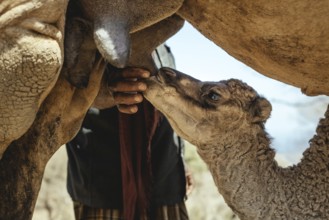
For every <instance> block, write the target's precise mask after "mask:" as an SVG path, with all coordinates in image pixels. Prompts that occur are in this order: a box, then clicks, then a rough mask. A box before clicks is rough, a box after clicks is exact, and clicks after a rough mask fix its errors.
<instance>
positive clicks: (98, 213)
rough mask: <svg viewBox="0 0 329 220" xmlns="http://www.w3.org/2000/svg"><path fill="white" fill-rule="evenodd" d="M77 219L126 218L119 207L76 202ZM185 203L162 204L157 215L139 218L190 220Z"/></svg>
mask: <svg viewBox="0 0 329 220" xmlns="http://www.w3.org/2000/svg"><path fill="white" fill-rule="evenodd" d="M74 214H75V219H76V220H124V218H123V213H122V211H121V210H118V209H101V208H92V207H88V206H85V205H83V204H81V203H78V202H74ZM188 219H189V217H188V214H187V210H186V206H185V203H184V202H182V203H179V204H176V205H170V206H160V207H158V208H157V209H156V212H155V217H145V216H143V217H141V218H140V219H139V220H188Z"/></svg>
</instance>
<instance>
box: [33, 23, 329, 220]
mask: <svg viewBox="0 0 329 220" xmlns="http://www.w3.org/2000/svg"><path fill="white" fill-rule="evenodd" d="M167 45H168V46H169V47H170V48H171V51H172V53H173V54H174V56H175V62H176V68H177V69H178V70H179V71H181V72H184V73H186V74H189V75H191V76H193V77H195V78H197V79H200V80H203V81H219V80H223V79H229V78H237V79H240V80H242V81H244V82H246V83H248V84H249V85H250V86H252V87H253V88H255V89H256V90H257V91H258V93H259V94H261V95H262V96H264V97H265V98H267V99H268V100H269V101H270V102H271V103H272V108H273V111H272V114H271V118H270V119H269V120H268V122H267V123H266V129H267V132H268V133H269V134H270V136H271V137H272V138H273V141H272V147H273V148H274V149H275V150H276V152H277V155H276V160H277V161H278V162H279V164H280V165H282V166H289V165H292V164H296V163H298V162H299V160H300V158H301V157H302V153H303V151H304V150H305V148H307V147H308V140H309V139H311V138H312V136H313V135H314V132H315V128H316V125H317V123H318V120H319V118H321V117H322V116H323V114H324V112H325V110H326V107H327V105H328V103H329V97H326V96H316V97H308V96H305V95H303V94H302V93H301V91H300V89H297V88H295V87H292V86H289V85H286V84H283V83H280V82H278V81H275V80H272V79H270V78H267V77H265V76H263V75H261V74H259V73H257V72H255V71H254V70H252V69H251V68H249V67H248V66H246V65H244V64H242V63H241V62H239V61H237V60H235V59H234V58H233V57H231V56H230V55H228V54H227V53H226V52H225V51H223V50H222V49H220V48H219V47H218V46H216V45H215V44H213V43H212V42H211V41H209V40H208V39H206V38H205V37H204V36H203V35H201V34H200V33H199V32H198V31H197V30H195V29H194V28H193V27H192V26H191V25H190V24H188V23H185V25H184V27H183V28H182V29H181V30H180V31H179V32H178V33H177V34H176V35H174V36H173V37H172V38H171V39H170V40H168V41H167ZM185 160H186V161H187V165H188V166H189V169H190V170H191V171H192V173H193V178H194V182H195V185H194V191H193V192H192V194H191V195H190V196H189V198H188V200H187V207H188V211H189V215H190V219H191V220H232V219H238V218H237V217H236V216H235V215H234V214H233V213H232V212H231V210H230V209H229V208H228V207H227V205H226V204H225V202H224V201H223V199H222V198H221V196H220V194H219V193H218V192H217V189H216V187H215V185H214V182H213V180H212V177H211V175H210V173H209V171H208V170H207V167H206V165H205V164H204V163H203V161H201V159H200V158H199V156H198V155H197V153H196V149H195V147H194V146H192V145H191V144H189V143H186V150H185ZM66 161H67V158H66V151H65V148H64V147H61V148H60V150H59V151H58V152H57V153H56V154H55V155H54V156H53V158H52V159H51V160H50V161H49V163H48V165H47V168H46V172H45V176H44V180H43V183H42V187H41V192H40V194H39V199H38V202H37V205H36V209H35V213H34V216H33V220H73V207H72V202H71V199H70V198H69V196H68V194H67V192H66Z"/></svg>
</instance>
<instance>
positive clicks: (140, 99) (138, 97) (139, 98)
mask: <svg viewBox="0 0 329 220" xmlns="http://www.w3.org/2000/svg"><path fill="white" fill-rule="evenodd" d="M134 100H135V101H136V102H141V101H142V97H140V96H135V98H134Z"/></svg>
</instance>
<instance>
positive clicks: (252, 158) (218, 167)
mask: <svg viewBox="0 0 329 220" xmlns="http://www.w3.org/2000/svg"><path fill="white" fill-rule="evenodd" d="M145 97H146V98H147V99H148V100H149V101H150V102H151V103H152V104H153V105H154V106H155V107H156V108H158V109H159V110H160V111H161V112H162V113H163V114H164V115H165V116H166V117H167V118H168V120H169V121H170V123H171V125H172V126H173V128H174V130H175V131H176V132H177V133H178V134H179V135H181V136H182V137H183V138H185V139H186V140H187V141H189V142H191V143H192V144H194V145H196V146H197V149H198V153H199V154H200V156H201V157H202V159H203V160H204V161H205V162H206V163H207V165H208V167H209V169H210V172H211V173H212V176H213V178H214V181H215V183H216V185H217V188H218V191H219V192H220V193H221V194H222V195H223V197H224V199H225V201H226V203H227V204H228V205H229V206H230V207H231V208H232V210H233V211H234V212H235V213H236V214H237V215H238V216H239V217H240V219H250V220H255V219H261V220H264V219H289V220H291V219H308V220H310V219H329V212H328V210H329V203H328V202H329V148H328V147H329V110H327V112H326V114H325V118H324V119H321V120H320V122H319V125H318V127H317V130H316V132H317V133H316V135H315V136H314V137H313V138H312V139H311V140H310V147H309V148H308V149H307V150H306V151H305V152H304V157H303V158H302V160H301V162H300V163H299V164H297V165H295V166H292V167H288V168H282V167H280V166H279V165H278V164H277V162H276V161H275V160H274V156H275V152H274V150H273V149H272V148H271V146H270V144H271V143H270V138H269V135H268V134H267V133H266V131H265V129H264V123H265V121H266V120H267V119H268V117H269V116H270V112H271V104H270V103H269V102H268V101H267V100H266V99H265V98H263V97H261V96H259V95H258V94H257V92H256V91H255V90H254V89H253V88H251V87H250V86H248V85H247V84H245V83H243V82H241V81H240V80H236V79H231V80H224V81H220V82H201V81H199V80H196V79H194V78H192V77H190V76H187V75H185V74H182V73H180V72H178V71H175V70H172V69H169V68H163V69H161V70H160V71H159V74H158V76H157V77H153V78H152V79H151V80H150V81H149V88H148V90H147V92H146V93H145Z"/></svg>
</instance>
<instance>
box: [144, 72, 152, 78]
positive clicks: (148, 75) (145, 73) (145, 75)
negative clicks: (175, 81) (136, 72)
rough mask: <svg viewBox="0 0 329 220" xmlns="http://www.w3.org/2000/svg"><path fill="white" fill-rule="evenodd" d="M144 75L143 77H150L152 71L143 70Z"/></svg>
mask: <svg viewBox="0 0 329 220" xmlns="http://www.w3.org/2000/svg"><path fill="white" fill-rule="evenodd" d="M142 77H143V78H148V77H150V72H148V71H143V73H142Z"/></svg>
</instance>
